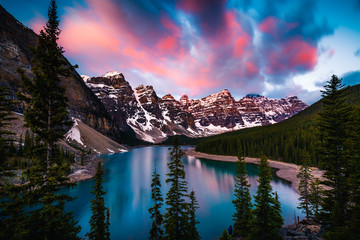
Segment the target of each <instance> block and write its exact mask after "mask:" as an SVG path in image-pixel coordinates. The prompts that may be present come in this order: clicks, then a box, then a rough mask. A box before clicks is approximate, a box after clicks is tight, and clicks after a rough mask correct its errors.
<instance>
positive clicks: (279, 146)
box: [195, 85, 360, 166]
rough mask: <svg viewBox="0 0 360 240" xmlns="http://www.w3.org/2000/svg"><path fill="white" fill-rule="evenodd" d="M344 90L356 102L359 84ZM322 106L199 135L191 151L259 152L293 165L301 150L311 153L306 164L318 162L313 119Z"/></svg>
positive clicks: (359, 99)
mask: <svg viewBox="0 0 360 240" xmlns="http://www.w3.org/2000/svg"><path fill="white" fill-rule="evenodd" d="M345 92H346V93H348V96H347V98H346V99H347V102H348V103H350V104H356V105H359V104H360V85H356V86H352V87H348V88H346V89H345ZM322 105H323V103H322V101H318V102H316V103H314V104H313V105H311V106H310V107H308V108H307V109H305V110H303V111H301V112H300V113H298V114H296V115H294V116H293V117H291V118H289V119H287V120H284V121H282V122H280V123H277V124H273V125H269V126H262V127H254V128H246V129H242V130H238V131H233V132H228V133H223V134H220V135H216V136H212V137H206V138H199V139H197V141H199V142H198V143H197V142H195V143H196V149H195V150H196V151H199V152H205V153H210V154H220V155H231V156H236V155H237V154H238V151H239V150H241V151H242V152H243V154H244V155H245V156H248V157H260V156H259V154H258V153H260V152H262V153H264V154H265V155H267V156H268V157H269V158H271V159H274V160H279V161H284V162H291V163H296V164H301V163H302V158H301V152H302V151H303V150H305V151H307V152H308V153H309V154H310V156H311V160H312V162H311V163H310V165H312V166H314V165H321V163H320V162H319V161H320V159H319V158H318V151H317V149H316V146H317V143H318V142H319V136H318V129H317V124H316V119H317V116H318V113H319V112H320V111H321V109H322Z"/></svg>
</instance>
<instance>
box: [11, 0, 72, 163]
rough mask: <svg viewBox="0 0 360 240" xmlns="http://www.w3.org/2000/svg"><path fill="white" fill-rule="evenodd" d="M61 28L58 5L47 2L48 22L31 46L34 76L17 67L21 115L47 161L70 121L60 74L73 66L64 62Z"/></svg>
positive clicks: (49, 159)
mask: <svg viewBox="0 0 360 240" xmlns="http://www.w3.org/2000/svg"><path fill="white" fill-rule="evenodd" d="M59 35H60V29H59V20H58V15H57V5H56V2H55V1H54V0H52V1H51V2H50V6H49V10H48V22H47V23H46V26H45V27H44V30H41V32H40V35H39V44H38V45H37V47H36V48H35V49H34V52H33V54H34V58H33V63H32V68H31V70H32V73H33V74H34V76H35V77H34V79H30V78H29V77H27V76H26V75H25V71H24V70H22V69H19V70H18V72H19V74H20V77H21V80H22V83H23V86H24V90H25V91H26V93H27V95H25V94H20V93H19V94H18V96H19V98H20V99H21V100H23V101H24V102H25V103H26V108H25V113H24V119H25V122H26V124H25V126H27V127H30V129H31V130H32V132H33V133H35V135H36V138H37V139H38V140H39V141H41V142H42V144H43V147H44V148H45V149H46V159H47V162H46V163H47V164H48V165H50V164H51V163H50V161H51V160H52V154H53V150H54V147H55V142H56V141H58V140H59V139H61V138H63V135H64V133H65V129H64V126H66V125H69V124H70V122H69V121H68V116H67V111H66V107H67V98H66V97H65V89H64V87H62V86H61V84H60V82H61V78H62V77H68V76H70V71H71V70H72V69H73V68H69V67H66V66H67V62H66V60H65V58H64V57H63V56H62V53H63V52H64V51H63V50H62V47H60V46H58V44H57V40H58V39H59Z"/></svg>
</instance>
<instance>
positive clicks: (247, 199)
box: [233, 154, 252, 237]
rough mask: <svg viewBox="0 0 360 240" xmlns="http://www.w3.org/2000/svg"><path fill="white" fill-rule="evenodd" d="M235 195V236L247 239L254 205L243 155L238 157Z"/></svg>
mask: <svg viewBox="0 0 360 240" xmlns="http://www.w3.org/2000/svg"><path fill="white" fill-rule="evenodd" d="M234 193H235V200H233V204H234V206H235V213H234V214H233V220H234V235H235V236H236V237H246V236H248V234H249V229H250V222H251V220H252V204H251V195H250V184H249V183H248V181H247V172H246V163H245V158H244V157H243V156H241V154H239V155H238V161H237V169H236V177H235V189H234Z"/></svg>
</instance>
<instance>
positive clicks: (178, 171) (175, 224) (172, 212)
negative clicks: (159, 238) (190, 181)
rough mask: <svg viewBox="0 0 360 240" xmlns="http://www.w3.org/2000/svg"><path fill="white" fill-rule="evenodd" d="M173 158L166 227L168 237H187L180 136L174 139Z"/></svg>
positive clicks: (169, 174) (182, 153)
mask: <svg viewBox="0 0 360 240" xmlns="http://www.w3.org/2000/svg"><path fill="white" fill-rule="evenodd" d="M170 155H171V160H170V162H169V163H168V167H169V170H170V172H169V173H168V174H167V176H168V179H166V183H167V184H170V189H169V191H168V193H167V194H166V204H167V205H168V208H166V213H165V215H164V218H165V220H164V227H165V234H166V239H171V240H172V239H177V240H180V239H186V234H187V230H188V229H186V226H187V223H188V212H187V208H188V203H186V201H185V197H186V196H187V182H186V181H185V170H184V165H183V163H182V162H181V157H182V156H183V155H184V152H183V151H182V149H181V147H180V146H179V144H178V138H177V137H175V139H174V146H173V148H172V150H171V152H170Z"/></svg>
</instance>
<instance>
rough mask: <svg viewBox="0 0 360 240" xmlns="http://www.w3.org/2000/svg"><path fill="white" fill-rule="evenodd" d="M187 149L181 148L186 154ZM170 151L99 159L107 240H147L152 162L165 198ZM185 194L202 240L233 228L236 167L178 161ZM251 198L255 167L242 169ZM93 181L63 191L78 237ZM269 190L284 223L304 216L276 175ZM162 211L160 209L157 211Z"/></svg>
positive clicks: (87, 217)
mask: <svg viewBox="0 0 360 240" xmlns="http://www.w3.org/2000/svg"><path fill="white" fill-rule="evenodd" d="M186 148H187V147H183V149H186ZM168 149H169V147H142V148H135V149H132V150H131V151H129V152H125V153H117V154H112V155H103V156H101V158H102V159H104V171H105V176H104V180H105V182H104V183H103V187H104V189H105V191H106V192H107V193H106V195H105V204H106V206H107V207H108V208H109V209H110V224H111V239H148V236H149V235H148V232H149V230H150V227H151V219H150V215H149V213H148V209H149V208H150V207H151V206H152V204H153V203H152V201H151V191H150V184H151V179H152V176H151V175H152V172H153V170H154V166H155V163H156V168H157V172H158V173H159V174H160V176H161V183H162V194H163V197H164V199H165V197H166V192H167V190H168V189H169V186H167V184H166V183H165V178H166V173H168V168H167V162H168V160H169V159H170V151H169V150H168ZM182 160H183V163H184V166H185V172H186V180H187V182H188V183H189V185H188V189H189V191H191V189H193V190H194V191H195V194H196V198H197V200H198V201H199V205H200V208H199V209H198V210H197V216H198V220H199V221H200V224H199V225H198V229H199V233H200V235H201V237H202V239H206V240H207V239H218V237H220V236H221V233H222V231H223V229H224V228H227V227H228V226H229V225H230V224H232V214H233V213H234V206H233V204H232V200H233V198H234V197H233V190H234V176H235V174H236V172H235V163H230V162H219V161H212V160H206V159H197V158H194V157H188V156H184V157H183V159H182ZM247 171H248V175H249V179H248V180H249V183H250V184H251V189H250V191H251V194H252V195H254V194H255V193H256V188H257V185H258V183H257V181H256V179H257V174H258V169H257V165H252V164H247ZM93 184H94V180H92V179H91V180H87V181H83V182H80V183H79V184H78V185H77V186H76V187H75V188H72V189H69V188H66V189H64V190H63V191H64V192H65V193H67V194H69V195H71V196H77V199H76V200H74V201H72V202H70V203H68V204H67V210H71V211H73V212H74V216H75V219H76V220H78V221H79V224H80V225H81V228H82V229H81V234H80V235H81V236H82V237H83V236H84V235H85V234H86V233H87V232H88V231H89V220H90V216H91V211H90V200H91V199H92V197H93V196H92V195H91V194H90V191H91V187H92V186H93ZM271 185H272V187H273V189H274V191H277V192H278V195H279V199H280V202H281V209H282V216H283V218H284V222H285V224H291V223H293V222H294V214H296V216H300V219H301V218H302V217H304V214H303V213H302V212H301V210H299V209H297V204H298V197H299V195H298V194H297V193H296V192H295V190H294V189H293V188H292V187H291V185H290V184H289V182H287V181H285V180H282V179H280V178H278V177H276V176H275V175H274V176H273V180H272V182H271ZM162 210H163V211H162V212H164V210H165V208H164V206H163V209H162Z"/></svg>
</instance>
